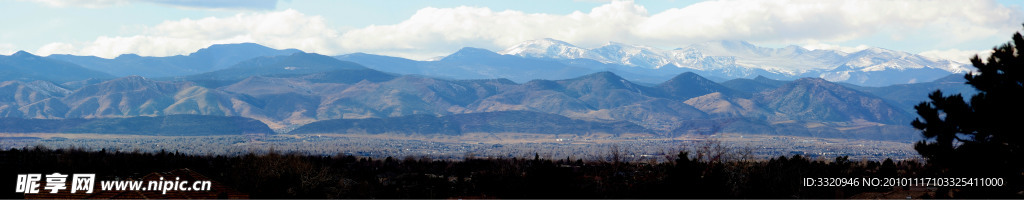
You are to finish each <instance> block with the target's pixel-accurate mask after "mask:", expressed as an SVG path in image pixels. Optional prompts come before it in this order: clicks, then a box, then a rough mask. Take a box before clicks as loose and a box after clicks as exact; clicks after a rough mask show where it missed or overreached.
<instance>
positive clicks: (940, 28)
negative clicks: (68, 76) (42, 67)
mask: <svg viewBox="0 0 1024 202" xmlns="http://www.w3.org/2000/svg"><path fill="white" fill-rule="evenodd" d="M1022 4H1024V3H1021V2H1020V1H990V0H978V1H961V0H907V1H887V0H857V1H819V0H764V1H749V0H718V1H694V0H690V1H684V0H675V1H672V0H665V1H598V0H590V1H587V0H576V1H572V0H565V1H540V0H527V1H465V0H444V1H414V0H408V1H348V0H281V1H278V0H0V24H2V25H3V26H2V27H3V28H0V29H2V30H0V54H4V55H7V54H11V53H13V52H15V51H17V50H26V51H29V52H32V53H35V54H39V55H49V54H75V55H96V56H101V57H108V58H109V57H116V56H117V55H120V54H126V53H135V54H140V55H148V56H169V55H178V54H188V53H190V52H194V51H196V50H198V49H200V48H203V47H207V46H209V45H211V44H218V43H240V42H256V43H260V44H263V45H266V46H270V47H273V48H298V49H301V50H304V51H307V52H317V53H321V54H327V55H338V54H345V53H352V52H367V53H374V54H382V55H392V56H400V57H408V58H413V59H427V58H431V57H434V56H441V55H446V54H450V53H452V52H454V51H456V50H458V49H459V48H461V47H465V46H472V47H479V48H486V49H490V50H493V51H499V50H502V49H504V48H507V47H510V46H512V45H515V44H516V43H519V42H522V41H526V40H531V39H539V38H554V39H559V40H563V41H566V42H569V43H572V44H576V45H578V46H581V47H584V48H593V47H598V46H601V45H603V44H605V43H607V42H609V41H615V42H623V43H630V44H638V45H646V46H653V47H658V48H666V49H671V48H678V47H683V46H686V45H688V44H692V43H699V42H704V41H711V40H744V41H749V42H751V43H754V44H757V45H761V46H768V47H781V46H785V45H790V44H793V45H800V46H804V47H807V48H824V49H839V50H845V51H854V50H857V49H860V48H864V47H868V46H874V47H881V48H887V49H892V50H899V51H906V52H911V53H920V54H923V55H926V56H931V57H937V58H946V59H954V60H959V61H963V60H964V59H966V57H968V56H969V55H973V54H974V53H978V52H984V51H985V50H988V49H991V48H992V47H993V46H996V45H998V44H1002V43H1005V42H1006V41H1008V40H1009V36H1010V35H1011V34H1012V33H1013V32H1015V31H1018V30H1021V24H1022V23H1024V10H1022V7H1024V6H1022Z"/></svg>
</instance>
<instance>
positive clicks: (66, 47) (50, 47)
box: [34, 42, 77, 56]
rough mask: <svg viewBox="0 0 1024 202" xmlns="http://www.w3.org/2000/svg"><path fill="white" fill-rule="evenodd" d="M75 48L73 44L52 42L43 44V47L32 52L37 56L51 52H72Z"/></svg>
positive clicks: (50, 53)
mask: <svg viewBox="0 0 1024 202" xmlns="http://www.w3.org/2000/svg"><path fill="white" fill-rule="evenodd" d="M75 50H77V49H76V48H75V46H74V45H71V44H68V43H60V42H54V43H49V44H46V45H43V47H40V48H39V49H38V50H36V52H34V54H36V55H39V56H48V55H52V54H61V53H74V52H75Z"/></svg>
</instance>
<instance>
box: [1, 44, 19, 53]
mask: <svg viewBox="0 0 1024 202" xmlns="http://www.w3.org/2000/svg"><path fill="white" fill-rule="evenodd" d="M15 52H18V48H17V47H16V46H14V44H6V43H0V55H11V54H14V53H15Z"/></svg>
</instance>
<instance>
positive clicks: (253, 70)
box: [185, 52, 366, 81]
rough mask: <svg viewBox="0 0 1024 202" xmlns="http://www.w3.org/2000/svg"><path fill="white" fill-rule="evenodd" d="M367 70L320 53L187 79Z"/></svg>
mask: <svg viewBox="0 0 1024 202" xmlns="http://www.w3.org/2000/svg"><path fill="white" fill-rule="evenodd" d="M359 69H366V67H363V66H362V65H359V64H356V63H352V62H346V61H341V60H337V59H334V58H331V57H328V56H324V55H320V54H316V53H303V52H297V53H293V54H291V55H286V56H284V55H282V56H266V57H258V58H253V59H250V60H246V61H242V62H239V63H238V64H235V65H233V66H231V67H229V68H226V69H222V70H217V71H212V72H207V73H202V74H197V75H191V76H186V77H185V78H186V79H188V80H227V81H232V80H233V81H238V80H242V79H245V78H247V77H250V76H271V75H276V76H287V75H305V74H312V73H321V72H331V71H338V70H359Z"/></svg>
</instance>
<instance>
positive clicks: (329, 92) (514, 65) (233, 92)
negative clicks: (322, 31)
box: [0, 40, 972, 140]
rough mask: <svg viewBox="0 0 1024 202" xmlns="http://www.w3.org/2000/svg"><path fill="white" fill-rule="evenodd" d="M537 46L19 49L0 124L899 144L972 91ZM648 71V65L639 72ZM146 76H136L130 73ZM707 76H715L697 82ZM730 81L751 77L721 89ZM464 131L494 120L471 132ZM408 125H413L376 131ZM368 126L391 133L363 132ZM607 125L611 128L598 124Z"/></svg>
mask: <svg viewBox="0 0 1024 202" xmlns="http://www.w3.org/2000/svg"><path fill="white" fill-rule="evenodd" d="M541 42H551V43H550V44H549V45H546V46H544V47H547V49H550V48H551V47H558V48H555V49H553V50H557V51H554V52H553V53H557V54H551V53H552V52H536V51H530V50H537V47H535V46H525V45H524V46H521V47H520V46H517V47H518V48H514V49H513V48H510V49H509V50H506V51H502V52H500V53H495V52H491V51H488V50H484V49H476V48H464V49H462V50H460V51H458V52H456V53H454V54H451V55H449V56H446V57H444V58H441V59H439V60H436V61H416V60H408V59H404V58H397V57H388V56H379V55H371V54H363V53H356V54H347V55H340V56H334V57H329V56H324V55H319V54H315V53H305V52H301V51H296V50H274V49H270V48H266V47H263V46H259V45H257V44H229V45H215V46H211V47H210V48H207V49H202V50H200V51H199V52H196V53H193V54H189V55H187V56H172V57H130V56H124V57H118V58H114V59H102V58H99V59H97V58H95V57H91V56H84V57H83V56H62V55H51V56H48V57H39V56H34V55H31V54H29V53H26V52H19V53H16V54H14V55H11V56H0V57H2V58H0V68H3V69H2V70H3V71H8V72H16V73H8V74H0V75H4V76H7V75H16V76H9V77H4V80H5V81H3V82H0V117H6V118H22V119H67V120H72V119H77V118H87V119H110V118H132V117H165V116H173V115H207V116H217V117H244V118H250V119H254V120H258V121H259V122H262V123H263V124H266V125H267V126H268V127H269V128H272V129H274V130H275V131H277V132H290V131H295V132H296V133H316V132H338V131H364V132H368V133H369V132H373V133H400V132H409V131H421V132H425V131H433V132H438V133H442V134H458V133H462V132H544V131H549V132H551V133H556V132H557V133H587V132H603V133H638V132H639V133H649V134H651V135H658V136H674V135H679V134H695V133H696V134H710V133H715V132H736V133H752V134H781V135H805V136H820V137H840V138H862V139H896V140H909V139H913V138H915V137H917V135H916V132H915V131H914V130H913V129H912V128H910V127H909V126H908V125H907V123H908V122H909V121H910V120H911V119H913V115H912V113H910V112H912V111H911V110H912V105H914V104H916V103H917V102H920V101H923V100H925V99H926V97H925V95H926V94H927V93H929V92H931V91H933V90H935V89H943V90H944V91H945V92H962V93H970V92H972V91H971V90H972V89H970V87H965V86H966V85H964V84H963V81H962V80H957V79H956V78H957V77H955V76H950V75H954V74H952V73H950V71H955V69H941V68H938V67H933V66H929V65H935V64H943V63H942V62H941V61H939V62H936V61H934V60H930V59H926V58H922V57H919V56H912V55H909V56H908V55H902V56H899V57H896V59H893V60H900V61H892V60H890V61H888V62H883V61H881V59H879V61H875V62H874V63H871V64H875V63H877V64H883V63H884V64H905V63H906V62H904V61H903V60H906V61H916V62H919V63H913V64H926V63H927V64H928V65H924V66H906V67H900V68H896V67H890V66H884V65H882V66H879V65H873V66H872V65H866V64H868V63H853V62H845V63H841V64H842V65H841V66H842V67H836V68H847V69H850V71H860V72H864V71H866V70H865V69H870V68H882V69H884V70H882V71H867V72H868V73H872V72H874V73H879V74H890V73H886V72H887V71H904V72H903V73H900V74H902V75H899V74H893V75H894V77H899V78H901V79H906V78H909V77H914V76H927V77H930V75H927V74H921V75H917V74H914V73H913V72H916V71H918V70H920V71H942V72H945V73H944V74H942V76H944V77H945V78H942V77H940V79H938V80H935V81H930V80H929V81H925V80H917V81H915V83H913V84H898V85H885V86H861V85H855V84H851V83H839V82H834V81H830V80H829V78H827V77H826V78H822V77H821V76H812V77H809V78H799V79H792V80H781V79H775V78H772V77H773V76H774V77H780V76H781V77H783V78H791V77H795V76H786V75H788V74H786V73H785V72H782V71H776V70H777V68H776V69H773V68H769V67H768V66H763V67H758V66H743V65H740V66H742V67H734V68H726V67H727V66H715V68H711V67H712V66H713V65H711V66H704V67H701V68H702V69H690V68H681V67H678V65H677V64H679V65H681V64H683V63H678V62H679V61H674V60H669V59H664V58H663V59H652V57H647V56H643V57H641V55H661V56H664V55H665V53H680V52H679V51H682V50H690V52H689V53H690V54H691V56H692V57H691V56H688V57H690V58H692V59H695V60H694V61H698V60H697V59H699V61H704V62H706V63H702V64H718V63H722V64H731V65H733V66H736V65H738V64H750V63H747V62H744V61H749V60H750V58H755V56H757V57H760V58H761V59H765V58H772V57H783V56H785V57H794V58H798V59H799V58H810V57H811V56H813V55H832V56H836V57H838V58H875V59H877V58H883V57H881V56H870V57H869V56H865V55H869V54H871V53H888V54H882V55H898V54H897V53H892V51H887V50H884V49H878V50H865V51H861V52H858V53H852V54H839V53H835V54H826V53H828V52H822V51H820V50H815V51H808V50H805V49H802V48H799V47H787V48H783V49H767V48H759V47H756V46H752V45H750V44H748V43H742V42H739V43H725V42H721V43H714V44H717V46H712V45H706V46H696V45H695V46H691V47H688V48H687V49H677V50H673V51H667V52H666V51H660V50H658V49H654V48H647V47H639V46H627V45H624V44H616V43H612V44H610V45H606V46H605V47H603V49H582V48H578V47H575V46H571V45H568V43H564V42H558V41H554V40H542V41H541ZM537 43H539V42H536V41H534V42H531V44H537ZM542 45H543V44H542ZM726 45H728V46H726ZM616 47H618V48H616ZM715 47H719V48H715ZM736 47H741V48H744V49H737V48H736ZM547 49H546V50H547ZM726 50H729V51H736V50H746V51H737V52H736V53H733V54H735V56H704V55H703V54H724V53H727V52H728V51H726ZM627 52H629V53H636V54H633V55H629V57H625V56H626V55H623V54H622V53H627ZM833 53H834V52H833ZM210 55H212V56H210ZM559 55H563V56H559ZM856 55H860V56H856ZM215 56H222V57H215ZM698 56H699V57H698ZM797 56H799V57H797ZM624 57H625V58H626V59H623V58H624ZM893 57H895V56H893ZM68 58H72V59H68ZM83 58H84V59H86V60H90V61H104V62H105V63H103V64H106V65H111V66H118V68H121V69H120V70H119V69H118V68H112V69H103V68H104V66H97V65H96V64H97V63H87V62H82V60H83ZM119 58H120V59H119ZM129 58H135V59H134V60H135V61H143V59H144V61H149V62H152V63H153V64H157V63H160V62H159V61H163V62H164V64H186V63H173V62H167V61H192V62H194V64H197V65H180V66H176V67H183V68H185V67H187V68H189V69H180V68H179V69H174V68H169V69H170V70H173V71H171V72H164V73H153V75H158V76H155V77H147V76H123V77H119V78H118V77H116V76H114V75H123V74H125V73H126V72H120V73H119V71H121V70H125V71H127V72H129V74H130V71H135V70H133V66H126V64H129V63H130V62H127V61H128V59H129ZM139 58H143V59H139ZM242 58H246V59H242ZM615 58H617V59H615ZM915 58H916V59H915ZM62 59H66V60H62ZM235 60H237V62H235V63H234V64H230V65H227V63H231V62H233V61H235ZM765 60H768V59H765ZM776 60H782V59H778V58H776ZM76 61H77V63H76ZM673 61H674V62H673ZM730 61H731V63H730ZM836 61H840V60H839V59H836ZM773 62H776V63H772V64H777V65H782V64H783V63H782V62H780V61H773ZM947 62H948V61H947ZM792 63H799V62H792ZM833 63H834V64H840V63H838V62H833ZM833 63H829V64H833ZM657 64H661V66H660V67H656V68H650V66H653V65H657ZM692 64H696V63H692ZM766 64H767V63H766ZM822 64H823V63H822ZM907 64H909V63H907ZM948 64H952V63H948ZM36 66H38V67H36ZM155 67H158V66H149V65H138V66H134V68H139V69H138V70H137V71H140V72H146V71H150V70H149V69H147V68H155ZM779 67H782V66H779ZM854 67H856V68H854ZM947 67H948V66H947ZM53 68H59V70H55V69H53ZM716 68H718V69H722V70H723V71H718V72H719V73H720V74H715V73H709V72H714V71H717V70H715V69H716ZM725 69H733V70H735V71H732V70H730V71H724V70H725ZM824 69H827V68H810V67H808V68H805V69H804V70H802V71H804V72H802V73H798V74H797V75H808V74H815V73H822V72H825V71H824ZM690 70H693V71H690ZM712 70H714V71H712ZM832 70H835V69H831V70H829V71H832ZM947 70H948V71H947ZM196 71H203V72H196ZM908 71H909V72H908ZM105 72H109V73H105ZM189 72H194V73H189ZM728 72H749V73H758V75H754V76H753V77H749V78H747V77H748V76H743V77H742V78H734V77H733V76H728V75H729V74H726V73H728ZM761 73H763V74H764V75H760V74H761ZM704 74H712V75H719V76H721V77H717V78H716V79H717V80H721V82H716V81H714V80H713V79H709V78H714V77H705V76H704ZM759 75H760V76H759ZM865 75H868V76H870V75H871V74H865ZM908 76H909V77H908ZM960 77H961V78H962V75H960ZM635 78H639V79H635ZM661 78H663V79H661ZM725 78H734V79H729V80H724V79H725ZM851 78H853V77H851ZM922 78H924V77H922ZM884 80H886V79H881V80H878V79H875V80H870V79H869V81H884ZM637 81H639V82H637ZM908 106H909V107H908ZM531 113H533V114H531ZM477 119H482V120H493V121H489V122H487V123H480V122H474V121H473V120H477ZM409 120H413V121H414V122H415V123H420V124H389V123H399V122H404V121H409ZM115 123H120V122H115ZM542 123H564V124H556V125H550V124H542ZM375 124H376V125H381V124H383V125H389V127H391V128H390V129H387V128H385V129H381V128H376V129H372V128H366V126H372V125H375ZM438 124H440V125H438ZM608 124H612V125H615V126H616V128H620V129H616V128H607V127H604V128H602V127H601V126H606V125H608ZM326 126H333V127H326ZM578 126H587V127H578ZM417 128H418V129H417ZM427 129H430V130H427Z"/></svg>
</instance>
